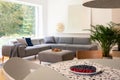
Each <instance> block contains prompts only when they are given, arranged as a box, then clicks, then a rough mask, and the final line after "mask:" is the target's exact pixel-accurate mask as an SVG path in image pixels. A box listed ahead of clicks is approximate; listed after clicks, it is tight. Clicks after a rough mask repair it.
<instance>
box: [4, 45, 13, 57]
mask: <svg viewBox="0 0 120 80" xmlns="http://www.w3.org/2000/svg"><path fill="white" fill-rule="evenodd" d="M13 48H14V45H3V46H2V56H9V57H10V53H11V51H12V50H13Z"/></svg>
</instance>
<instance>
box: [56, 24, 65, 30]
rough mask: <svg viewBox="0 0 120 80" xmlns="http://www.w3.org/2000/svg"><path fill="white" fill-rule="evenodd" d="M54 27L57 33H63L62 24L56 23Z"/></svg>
mask: <svg viewBox="0 0 120 80" xmlns="http://www.w3.org/2000/svg"><path fill="white" fill-rule="evenodd" d="M56 27H57V29H56V30H57V32H63V31H64V25H63V24H62V23H58V24H57V25H56Z"/></svg>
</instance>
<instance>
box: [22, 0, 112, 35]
mask: <svg viewBox="0 0 120 80" xmlns="http://www.w3.org/2000/svg"><path fill="white" fill-rule="evenodd" d="M21 1H25V2H29V3H34V4H38V5H42V6H43V35H50V34H52V33H55V32H56V25H57V23H59V22H61V23H63V24H64V26H65V31H64V32H65V33H80V32H81V28H83V29H84V28H85V29H86V28H88V27H90V24H91V21H90V20H91V12H90V8H87V7H83V6H82V3H83V2H86V1H89V0H21ZM110 21H112V10H110V9H92V24H93V25H96V24H107V23H108V22H110Z"/></svg>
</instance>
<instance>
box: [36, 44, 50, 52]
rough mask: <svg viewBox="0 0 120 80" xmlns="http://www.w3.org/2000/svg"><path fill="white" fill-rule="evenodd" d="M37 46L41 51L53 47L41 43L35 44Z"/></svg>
mask: <svg viewBox="0 0 120 80" xmlns="http://www.w3.org/2000/svg"><path fill="white" fill-rule="evenodd" d="M35 47H38V48H39V51H43V50H47V49H50V48H51V46H50V44H39V45H35Z"/></svg>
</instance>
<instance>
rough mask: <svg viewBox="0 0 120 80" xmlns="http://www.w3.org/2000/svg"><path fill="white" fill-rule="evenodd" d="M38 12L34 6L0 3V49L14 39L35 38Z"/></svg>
mask: <svg viewBox="0 0 120 80" xmlns="http://www.w3.org/2000/svg"><path fill="white" fill-rule="evenodd" d="M39 10H41V8H40V7H38V6H35V5H28V4H24V3H18V2H5V1H0V48H1V46H2V45H3V44H8V43H9V42H10V41H11V40H15V39H16V38H21V37H36V35H37V34H38V33H37V32H39V31H38V30H39V29H40V28H39V26H40V25H39V23H38V21H39V19H38V18H39V17H37V16H38V15H39V12H40V11H39ZM41 11H42V10H41ZM36 30H37V31H36Z"/></svg>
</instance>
